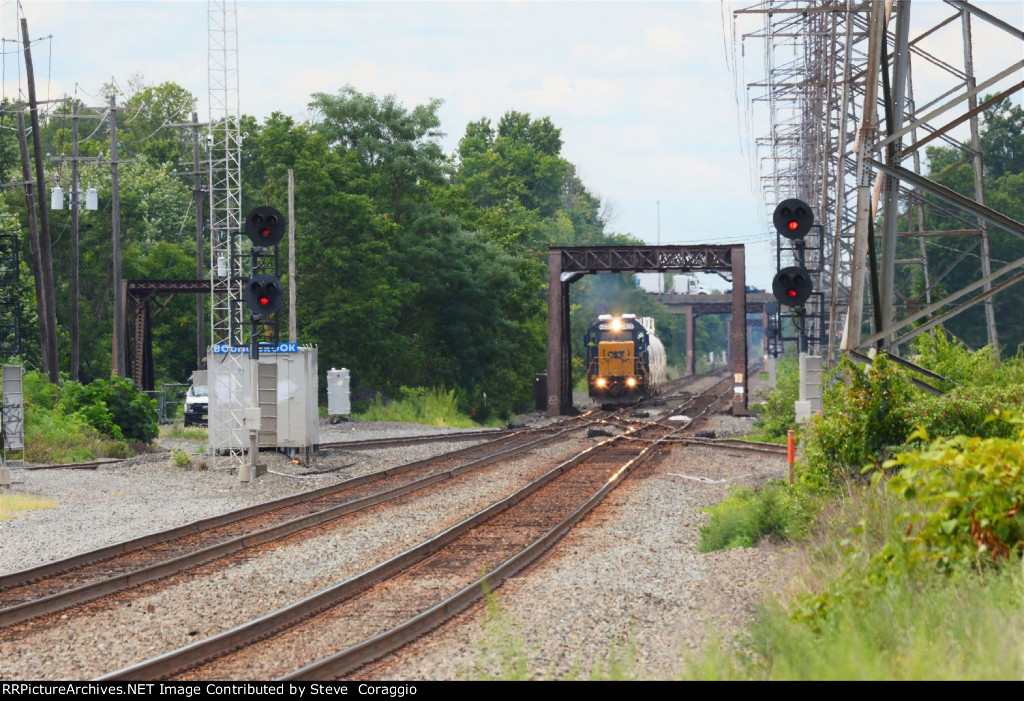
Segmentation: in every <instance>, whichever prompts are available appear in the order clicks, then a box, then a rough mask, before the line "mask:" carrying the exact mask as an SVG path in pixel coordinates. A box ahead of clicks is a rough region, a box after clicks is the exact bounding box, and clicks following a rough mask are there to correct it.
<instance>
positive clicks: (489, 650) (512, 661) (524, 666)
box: [472, 583, 533, 681]
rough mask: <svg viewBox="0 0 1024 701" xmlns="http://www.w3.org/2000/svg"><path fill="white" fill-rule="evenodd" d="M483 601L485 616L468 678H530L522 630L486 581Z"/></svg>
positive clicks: (488, 679)
mask: <svg viewBox="0 0 1024 701" xmlns="http://www.w3.org/2000/svg"><path fill="white" fill-rule="evenodd" d="M484 600H485V602H486V606H487V616H486V618H485V619H484V622H483V635H482V636H481V638H480V642H479V645H480V649H479V650H478V652H477V661H476V663H475V664H474V667H473V671H472V677H473V678H474V679H477V680H485V681H494V680H499V679H501V680H505V681H529V680H531V679H533V675H531V674H530V671H529V662H528V655H527V652H526V645H525V644H524V643H523V636H522V633H521V632H520V630H519V628H518V626H516V624H515V622H513V620H512V617H511V615H509V613H508V611H506V610H505V609H504V607H502V605H501V604H500V603H499V602H498V599H497V598H496V597H495V596H494V593H493V592H492V591H491V590H490V587H488V586H487V585H486V583H485V584H484Z"/></svg>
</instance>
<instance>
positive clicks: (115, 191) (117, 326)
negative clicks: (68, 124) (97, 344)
mask: <svg viewBox="0 0 1024 701" xmlns="http://www.w3.org/2000/svg"><path fill="white" fill-rule="evenodd" d="M117 164H118V160H117V99H116V97H115V96H114V94H113V93H111V95H110V212H111V215H110V216H111V220H112V221H111V229H113V232H114V236H113V238H114V335H113V349H112V353H111V363H110V366H111V367H110V374H111V375H117V376H118V377H124V376H125V374H126V369H125V358H124V351H125V347H124V315H125V309H124V290H123V289H121V287H122V284H121V192H120V185H119V180H118V174H117Z"/></svg>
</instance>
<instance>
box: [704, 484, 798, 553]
mask: <svg viewBox="0 0 1024 701" xmlns="http://www.w3.org/2000/svg"><path fill="white" fill-rule="evenodd" d="M707 511H708V513H709V514H710V516H711V518H710V520H709V522H708V523H707V525H705V526H701V529H700V544H699V546H698V551H699V552H702V553H707V552H712V551H714V550H726V549H728V548H741V547H743V548H752V547H754V546H755V545H757V543H758V541H759V540H761V538H763V537H765V536H774V537H776V538H778V539H780V540H788V539H789V538H791V537H793V536H795V535H796V534H797V532H798V531H799V524H798V521H799V517H798V506H797V505H796V504H795V503H794V502H793V496H792V495H791V494H790V493H789V492H788V491H787V490H786V488H785V485H784V484H783V483H781V482H770V483H768V484H766V485H764V486H762V487H759V488H757V489H751V488H750V487H737V488H736V489H734V490H733V492H732V495H731V496H730V497H729V498H728V499H726V500H725V501H723V502H721V503H719V504H717V505H715V506H712V507H710V508H709V509H707Z"/></svg>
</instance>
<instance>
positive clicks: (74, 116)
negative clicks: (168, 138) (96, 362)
mask: <svg viewBox="0 0 1024 701" xmlns="http://www.w3.org/2000/svg"><path fill="white" fill-rule="evenodd" d="M78 193H79V189H78V101H77V100H72V101H71V379H72V380H75V381H77V380H78V361H79V356H78V207H79V201H78Z"/></svg>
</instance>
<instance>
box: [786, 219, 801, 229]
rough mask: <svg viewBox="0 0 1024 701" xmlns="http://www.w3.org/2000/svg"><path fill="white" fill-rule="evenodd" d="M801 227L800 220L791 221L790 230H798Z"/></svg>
mask: <svg viewBox="0 0 1024 701" xmlns="http://www.w3.org/2000/svg"><path fill="white" fill-rule="evenodd" d="M799 227H800V222H798V221H791V222H789V230H790V231H796V230H797V229H798V228H799Z"/></svg>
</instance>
